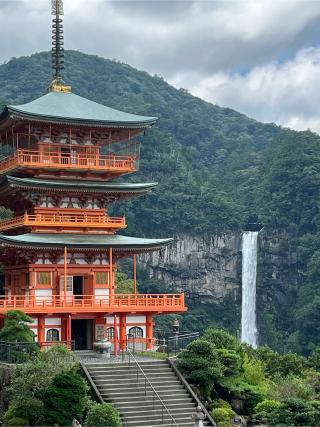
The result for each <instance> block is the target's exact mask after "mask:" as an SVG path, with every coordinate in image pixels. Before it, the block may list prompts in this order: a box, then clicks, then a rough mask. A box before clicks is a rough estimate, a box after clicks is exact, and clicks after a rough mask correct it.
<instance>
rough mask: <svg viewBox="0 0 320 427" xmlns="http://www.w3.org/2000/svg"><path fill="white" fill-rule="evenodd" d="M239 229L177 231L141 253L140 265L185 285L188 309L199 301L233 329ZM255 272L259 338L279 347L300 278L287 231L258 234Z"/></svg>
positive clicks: (236, 324)
mask: <svg viewBox="0 0 320 427" xmlns="http://www.w3.org/2000/svg"><path fill="white" fill-rule="evenodd" d="M241 235H242V233H241V232H239V233H234V234H220V235H211V236H205V237H198V236H197V237H194V236H190V235H180V236H178V237H177V238H176V240H175V242H174V243H173V244H172V245H170V246H169V247H167V248H165V249H164V250H163V251H161V252H159V253H158V252H155V253H151V254H147V255H145V256H143V257H141V258H140V266H141V267H142V268H144V269H146V270H147V271H148V272H149V275H150V277H153V278H155V279H157V280H161V281H163V282H164V283H165V284H166V285H167V286H168V287H171V286H172V287H173V288H175V289H176V290H177V291H180V290H184V291H185V292H186V295H187V303H188V304H190V303H191V310H192V309H193V307H199V304H201V305H202V307H206V308H205V310H206V311H208V312H210V314H209V316H210V318H212V319H213V320H214V322H216V323H217V324H220V325H221V326H225V327H229V329H230V330H231V331H232V332H233V333H235V334H236V333H238V332H239V328H240V312H241V240H242V238H241ZM257 272H258V274H257V301H256V302H257V328H258V333H259V338H258V339H259V343H260V344H269V345H271V346H273V347H275V348H278V349H279V350H281V348H283V345H284V344H283V342H284V338H287V337H285V336H284V335H285V332H284V331H289V330H290V322H291V316H290V307H292V306H294V304H295V299H296V293H297V289H298V286H299V285H300V284H301V280H302V277H301V274H300V273H299V270H298V267H297V255H296V252H295V250H294V245H293V243H292V241H291V238H290V236H288V235H284V234H281V233H277V232H274V233H267V232H265V231H262V232H261V233H260V234H259V240H258V268H257ZM192 301H196V304H195V305H194V304H193V305H192ZM234 312H236V314H235V313H234ZM226 313H229V314H226ZM230 316H234V317H233V318H232V321H231V320H230Z"/></svg>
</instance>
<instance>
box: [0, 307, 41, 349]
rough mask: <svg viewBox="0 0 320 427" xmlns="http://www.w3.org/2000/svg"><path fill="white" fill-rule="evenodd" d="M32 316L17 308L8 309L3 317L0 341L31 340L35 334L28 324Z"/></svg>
mask: <svg viewBox="0 0 320 427" xmlns="http://www.w3.org/2000/svg"><path fill="white" fill-rule="evenodd" d="M28 323H29V324H30V323H32V318H31V317H30V316H28V315H27V314H25V313H23V312H22V311H19V310H9V311H8V312H7V313H6V315H5V318H4V326H3V328H2V329H1V330H0V341H8V342H30V343H31V342H33V341H34V337H35V334H34V332H33V331H31V329H30V328H29V326H28Z"/></svg>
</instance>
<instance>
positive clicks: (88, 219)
mask: <svg viewBox="0 0 320 427" xmlns="http://www.w3.org/2000/svg"><path fill="white" fill-rule="evenodd" d="M17 227H66V228H70V227H76V228H79V227H81V228H99V229H104V228H107V229H121V228H126V227H127V225H126V220H125V217H107V216H97V215H86V214H85V215H70V214H69V215H67V214H36V215H29V214H24V215H22V216H19V217H16V218H13V219H10V220H7V221H1V222H0V231H4V230H10V229H12V228H17Z"/></svg>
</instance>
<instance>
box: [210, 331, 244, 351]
mask: <svg viewBox="0 0 320 427" xmlns="http://www.w3.org/2000/svg"><path fill="white" fill-rule="evenodd" d="M203 339H204V340H206V341H209V342H211V343H212V344H213V345H214V346H215V347H216V348H224V349H228V350H237V349H238V348H239V344H238V342H237V339H236V337H234V336H233V335H231V334H229V333H228V332H227V331H225V330H223V329H213V328H209V329H207V330H206V331H205V332H204V334H203Z"/></svg>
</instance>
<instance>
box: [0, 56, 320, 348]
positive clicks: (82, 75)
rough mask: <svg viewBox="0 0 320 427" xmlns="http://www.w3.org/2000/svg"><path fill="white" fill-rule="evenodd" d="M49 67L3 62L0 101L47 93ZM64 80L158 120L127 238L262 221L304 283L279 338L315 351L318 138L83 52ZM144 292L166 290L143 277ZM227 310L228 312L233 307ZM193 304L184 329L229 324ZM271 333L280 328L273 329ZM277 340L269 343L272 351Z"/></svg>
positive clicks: (41, 61)
mask: <svg viewBox="0 0 320 427" xmlns="http://www.w3.org/2000/svg"><path fill="white" fill-rule="evenodd" d="M50 65H51V59H50V55H49V53H45V52H44V53H39V54H35V55H32V56H31V57H22V58H14V59H12V60H10V61H9V62H8V63H5V64H3V65H1V66H0V104H1V103H2V104H4V103H9V104H10V103H13V104H21V103H24V102H28V101H30V100H32V99H34V98H36V97H38V96H41V95H42V94H43V93H45V91H46V88H47V87H48V86H49V84H50V75H51V72H50ZM65 78H66V81H67V82H68V84H71V86H72V87H73V91H74V92H75V93H77V94H79V95H81V96H84V97H87V98H89V99H92V100H94V101H97V102H100V103H103V104H106V105H108V106H110V107H114V108H117V109H122V110H125V111H128V112H133V113H137V114H145V115H152V116H157V117H159V121H158V123H157V124H156V125H155V126H154V127H153V129H152V130H150V131H148V132H147V134H146V136H144V137H143V141H142V153H141V165H140V167H141V170H140V172H139V173H138V174H135V175H134V176H132V177H128V178H127V179H130V180H133V181H157V182H159V188H158V190H156V191H154V192H153V193H152V194H151V195H150V196H148V197H146V198H144V199H138V200H135V201H130V202H128V203H126V204H125V205H123V206H120V208H119V209H120V210H121V211H122V212H123V213H125V215H126V217H127V222H128V224H129V229H128V233H132V234H136V235H149V236H172V235H173V236H175V235H177V234H181V233H189V234H191V235H208V234H210V233H221V232H228V231H230V232H237V231H238V232H239V231H240V230H241V229H243V227H244V226H245V224H246V223H247V222H250V221H257V220H258V221H261V223H262V224H263V226H264V231H265V232H266V233H268V232H270V233H279V235H280V234H281V235H286V236H289V237H288V239H290V248H291V249H290V250H291V251H292V250H294V251H295V252H296V253H297V259H298V264H299V265H298V269H299V271H300V272H301V275H302V277H303V282H302V283H301V286H299V288H297V289H296V291H295V295H294V298H293V300H292V303H291V306H290V310H289V312H288V311H286V313H285V316H286V319H285V320H286V321H284V322H282V325H285V326H280V327H279V331H278V332H279V334H280V336H281V334H282V333H283V332H285V336H286V337H288V348H290V345H292V347H293V348H294V350H296V351H299V352H303V353H306V354H308V353H309V352H310V351H312V349H313V348H314V347H315V346H317V345H319V341H320V329H319V328H320V326H319V325H320V322H319V321H318V320H319V319H318V317H319V316H320V314H319V313H320V310H319V308H320V290H319V289H320V287H319V286H318V281H319V280H320V279H319V277H320V275H319V273H320V250H319V242H320V229H319V226H320V217H319V188H320V186H319V181H320V144H319V142H320V138H319V136H318V135H316V134H314V133H312V132H309V131H306V132H294V131H291V130H289V129H283V128H281V127H279V126H276V125H274V124H262V123H259V122H257V121H255V120H253V119H250V118H248V117H246V116H245V115H243V114H240V113H238V112H236V111H234V110H231V109H228V108H221V107H219V106H216V105H212V104H210V103H207V102H205V101H203V100H201V99H199V98H196V97H193V96H192V95H190V94H189V93H188V92H187V91H186V90H184V89H180V90H177V89H175V88H173V87H172V86H170V85H169V84H168V83H166V82H165V81H164V80H163V79H162V78H161V77H158V76H150V75H149V74H147V73H145V72H141V71H138V70H136V69H134V68H132V67H130V66H129V65H127V64H123V63H120V62H116V61H110V60H106V59H103V58H99V57H97V56H92V55H86V54H83V53H80V52H75V51H67V52H66V72H65ZM142 286H144V287H145V289H147V288H148V287H149V288H152V287H157V286H163V285H159V284H157V283H154V282H152V283H150V281H148V279H147V278H146V279H145V281H144V283H143V284H142ZM224 304H227V306H226V307H224V308H226V309H225V310H224V311H223V313H224V314H225V313H226V312H230V311H231V306H228V303H224ZM194 305H199V304H194ZM271 305H272V303H271ZM191 308H193V309H192V310H191V311H190V313H189V314H188V316H189V317H187V319H189V320H187V325H190V324H192V325H193V327H196V328H197V327H198V328H199V329H201V328H202V327H204V326H205V324H206V325H207V324H208V322H211V323H213V324H215V325H216V324H218V325H220V326H230V325H229V324H225V323H226V322H227V321H228V319H226V320H225V323H223V321H221V318H222V317H223V316H221V312H219V308H218V309H216V307H215V309H214V310H212V313H211V312H210V313H209V314H208V311H210V309H209V308H206V311H207V312H206V313H204V312H203V309H202V308H199V307H196V308H194V306H191ZM232 310H233V308H232ZM195 313H198V314H199V315H198V317H197V316H195ZM281 315H283V316H284V314H281V313H278V316H281ZM199 319H202V320H201V321H200V320H199ZM197 322H199V323H197ZM231 323H232V322H231ZM270 327H274V328H276V326H275V324H272V323H271V326H270ZM284 327H285V328H286V330H285V331H284V330H283V329H281V328H284ZM279 334H278V338H277V339H278V341H279ZM278 341H277V340H275V341H274V342H272V340H271V341H270V340H269V344H271V345H274V346H277V342H278Z"/></svg>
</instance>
